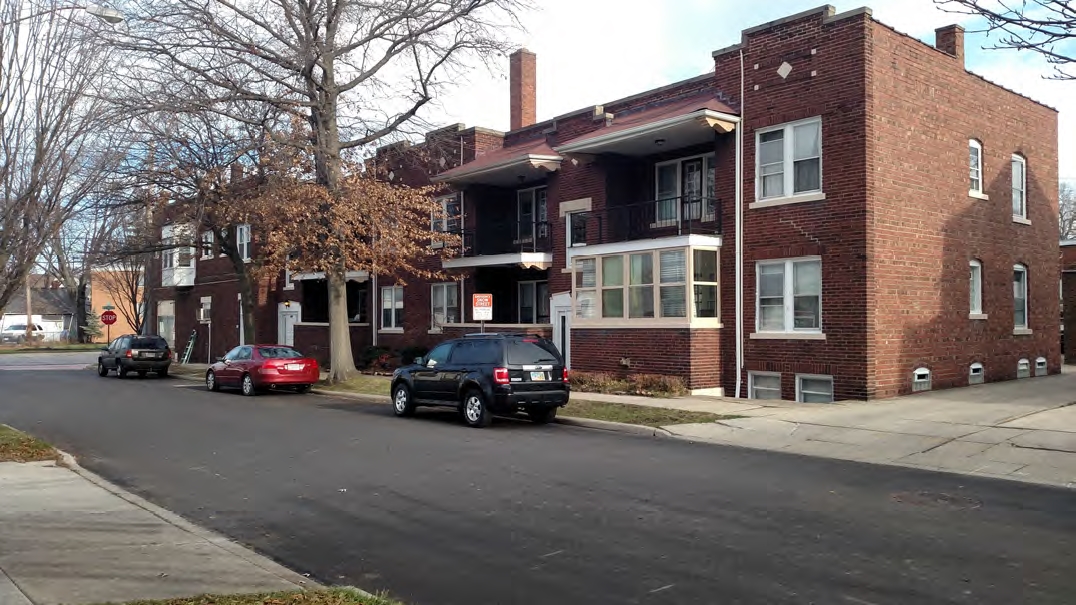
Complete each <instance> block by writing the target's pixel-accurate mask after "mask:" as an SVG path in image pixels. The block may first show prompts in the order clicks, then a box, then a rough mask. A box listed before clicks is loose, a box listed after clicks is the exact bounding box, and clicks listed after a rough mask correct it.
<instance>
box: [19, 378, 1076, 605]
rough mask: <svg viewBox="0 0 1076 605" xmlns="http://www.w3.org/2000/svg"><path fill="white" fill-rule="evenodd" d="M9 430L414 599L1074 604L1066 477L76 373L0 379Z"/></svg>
mask: <svg viewBox="0 0 1076 605" xmlns="http://www.w3.org/2000/svg"><path fill="white" fill-rule="evenodd" d="M3 363H4V361H3V359H0V365H2V364H3ZM0 422H4V423H7V424H11V425H13V426H15V427H17V428H20V429H23V430H27V431H30V432H33V433H35V434H37V435H39V436H41V437H43V438H45V439H47V440H50V441H51V442H53V443H54V444H56V445H57V446H58V447H60V448H62V449H65V450H67V451H69V452H71V453H73V454H75V455H76V456H78V458H79V459H80V462H81V463H82V464H83V465H84V466H86V467H87V468H89V469H90V470H92V471H94V472H97V473H99V474H101V475H103V476H104V477H106V478H108V479H109V480H111V481H113V482H115V483H118V484H120V485H122V486H124V487H126V488H128V489H130V490H132V491H134V492H136V493H138V494H139V495H142V496H144V497H146V498H148V499H149V500H151V501H153V502H155V503H156V504H159V505H161V506H164V507H165V508H168V509H170V510H172V511H175V512H177V513H179V514H180V515H183V516H184V517H186V518H188V519H190V520H192V521H194V522H196V523H199V524H202V525H204V526H207V527H209V528H211V529H213V530H216V531H219V532H221V533H224V534H226V535H228V536H231V537H232V538H234V539H236V540H238V541H240V542H242V543H244V544H246V545H248V546H250V547H252V548H254V549H256V550H258V551H260V552H262V553H264V554H267V555H269V556H271V557H273V558H275V559H276V560H278V561H280V562H281V563H283V564H285V565H287V566H288V567H291V568H292V569H295V570H296V571H299V572H301V573H309V574H310V575H311V576H312V577H314V578H316V579H318V580H320V581H323V582H326V583H331V584H354V585H358V586H361V587H363V588H366V589H367V590H387V591H389V592H390V593H391V594H392V595H393V596H395V597H397V598H400V599H402V600H404V601H405V602H407V603H409V604H411V605H434V604H444V605H474V604H476V603H481V604H491V603H498V604H499V603H512V604H524V605H526V604H547V603H557V604H561V603H563V604H575V603H587V604H604V603H646V604H651V603H653V604H673V603H675V604H689V603H704V604H731V603H752V604H753V603H759V604H771V605H772V604H782V603H790V604H791V603H795V604H804V603H819V604H844V603H848V604H856V605H863V604H868V605H870V604H876V605H881V604H907V603H976V604H980V603H998V604H1006V605H1009V604H1013V603H1058V604H1062V603H1063V604H1071V603H1073V602H1076V557H1073V553H1074V552H1076V514H1074V513H1076V493H1074V492H1072V491H1068V490H1061V489H1053V488H1045V487H1037V486H1033V485H1024V484H1018V483H1013V482H1004V481H995V480H989V479H979V478H972V477H966V476H959V475H946V474H936V473H930V472H925V471H917V470H912V469H903V468H896V467H883V466H872V465H865V464H857V463H851V462H842V461H837V460H824V459H816V458H808V457H800V456H794V455H784V454H777V453H771V452H762V451H754V450H743V449H737V448H729V447H721V446H713V445H704V444H695V443H688V442H683V441H676V440H668V439H654V438H645V437H635V436H628V435H621V434H613V433H605V432H599V431H592V430H587V429H577V428H568V427H563V426H547V427H539V426H535V425H531V424H528V423H525V422H516V421H512V420H501V421H498V422H495V423H494V425H493V426H492V427H490V428H489V429H484V430H474V429H468V428H465V427H463V426H461V425H460V424H459V422H458V421H457V419H456V418H455V416H454V415H453V414H451V413H446V412H426V413H420V415H419V416H418V417H417V418H414V419H406V420H405V419H397V418H394V417H393V416H392V414H391V411H390V410H389V408H388V406H378V405H366V404H356V403H352V402H348V401H341V400H335V399H331V398H326V397H320V396H316V395H307V396H302V395H294V394H274V395H264V396H258V397H254V398H245V397H242V396H240V395H238V394H235V393H209V392H206V391H205V390H204V388H203V387H201V386H200V385H197V384H196V383H191V382H185V381H182V380H177V379H165V380H160V379H153V378H147V379H126V380H119V379H117V378H116V377H114V376H110V377H108V378H99V377H97V376H96V375H95V374H94V372H92V371H85V370H83V371H73V370H67V371H35V372H17V371H8V372H0Z"/></svg>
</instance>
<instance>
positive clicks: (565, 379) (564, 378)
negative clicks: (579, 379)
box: [562, 368, 568, 382]
mask: <svg viewBox="0 0 1076 605" xmlns="http://www.w3.org/2000/svg"><path fill="white" fill-rule="evenodd" d="M562 380H563V381H564V382H568V368H564V375H563V377H562Z"/></svg>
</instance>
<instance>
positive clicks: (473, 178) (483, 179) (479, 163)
mask: <svg viewBox="0 0 1076 605" xmlns="http://www.w3.org/2000/svg"><path fill="white" fill-rule="evenodd" d="M563 159H564V158H563V157H561V155H560V154H558V153H557V152H556V151H553V148H552V147H550V146H549V145H548V144H546V142H545V141H544V140H543V141H540V142H533V141H532V142H530V143H528V144H523V145H517V146H514V147H508V148H502V149H495V150H493V151H489V152H486V153H484V154H482V155H480V156H478V157H477V158H475V159H474V161H472V162H468V163H467V164H464V165H462V166H457V167H456V168H453V169H451V170H446V171H445V172H442V173H441V174H438V175H437V176H435V177H433V179H432V180H433V181H434V182H435V183H452V184H454V185H468V184H484V185H500V186H506V187H507V186H512V187H514V186H518V185H519V184H520V183H525V182H528V181H533V180H537V179H540V178H542V177H544V176H545V175H546V174H547V173H549V172H554V171H556V170H557V169H559V168H560V162H561V160H563Z"/></svg>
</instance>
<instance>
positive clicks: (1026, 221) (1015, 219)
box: [1012, 216, 1031, 225]
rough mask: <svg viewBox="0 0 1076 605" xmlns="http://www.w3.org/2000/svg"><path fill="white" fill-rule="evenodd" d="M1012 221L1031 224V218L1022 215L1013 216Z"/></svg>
mask: <svg viewBox="0 0 1076 605" xmlns="http://www.w3.org/2000/svg"><path fill="white" fill-rule="evenodd" d="M1012 222H1014V223H1020V224H1021V225H1030V224H1031V221H1030V220H1029V219H1026V218H1024V217H1022V216H1014V217H1012Z"/></svg>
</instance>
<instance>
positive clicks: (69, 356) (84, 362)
mask: <svg viewBox="0 0 1076 605" xmlns="http://www.w3.org/2000/svg"><path fill="white" fill-rule="evenodd" d="M101 346H104V345H101ZM97 353H98V352H97V351H49V352H42V353H5V354H2V355H0V370H9V371H11V370H80V369H82V368H84V367H86V366H88V365H90V364H95V363H97Z"/></svg>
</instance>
